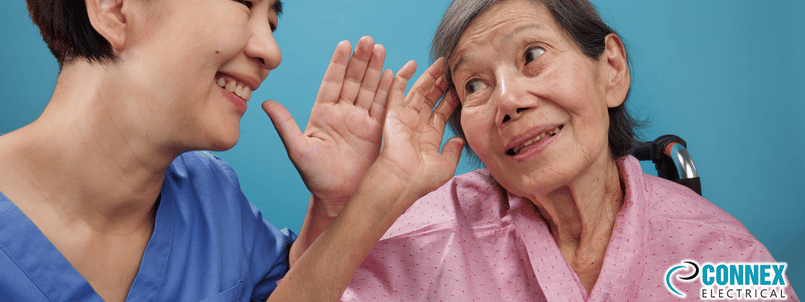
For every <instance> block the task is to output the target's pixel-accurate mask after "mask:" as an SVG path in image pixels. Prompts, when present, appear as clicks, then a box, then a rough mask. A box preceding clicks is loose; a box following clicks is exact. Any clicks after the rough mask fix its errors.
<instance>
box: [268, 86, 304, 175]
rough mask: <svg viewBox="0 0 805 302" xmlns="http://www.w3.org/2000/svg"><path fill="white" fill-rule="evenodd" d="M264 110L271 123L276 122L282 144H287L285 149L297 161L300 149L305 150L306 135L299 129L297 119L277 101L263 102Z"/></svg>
mask: <svg viewBox="0 0 805 302" xmlns="http://www.w3.org/2000/svg"><path fill="white" fill-rule="evenodd" d="M263 111H265V112H266V114H268V117H269V118H271V123H273V124H274V129H276V130H277V134H279V136H280V139H281V140H282V144H283V145H285V151H287V152H288V157H290V158H291V160H292V161H294V162H296V161H295V160H296V158H298V153H299V152H300V150H304V144H305V135H304V134H302V131H301V130H300V129H299V126H298V125H297V124H296V121H295V120H294V119H293V117H292V116H291V113H290V112H288V109H285V107H283V106H282V105H280V103H277V102H275V101H265V102H263Z"/></svg>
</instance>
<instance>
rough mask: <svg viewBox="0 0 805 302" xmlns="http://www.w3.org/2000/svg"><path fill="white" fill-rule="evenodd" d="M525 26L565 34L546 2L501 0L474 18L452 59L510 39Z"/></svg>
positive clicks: (543, 32)
mask: <svg viewBox="0 0 805 302" xmlns="http://www.w3.org/2000/svg"><path fill="white" fill-rule="evenodd" d="M525 30H529V31H530V30H537V31H539V32H540V34H541V35H544V36H546V37H558V36H562V35H563V34H564V32H563V31H562V30H561V28H560V27H559V24H558V23H556V20H554V18H553V15H552V14H551V12H550V10H548V8H547V7H546V6H545V5H543V4H541V3H535V2H532V1H529V0H505V1H500V2H497V3H495V4H494V5H492V6H491V7H490V8H489V9H487V10H486V11H484V12H483V13H481V14H480V15H479V16H478V17H476V18H475V19H473V20H472V22H470V24H469V25H468V26H467V28H466V29H465V30H464V32H462V33H461V37H460V38H459V40H458V43H457V44H456V48H455V49H454V51H453V55H452V56H451V58H450V60H449V61H450V62H451V64H455V63H456V62H457V61H458V60H459V59H460V58H461V57H462V55H463V54H464V53H466V52H468V51H472V49H473V48H474V47H475V46H478V45H479V44H488V43H496V42H501V41H506V40H510V39H512V38H513V37H514V36H516V35H517V34H518V33H520V32H522V31H525Z"/></svg>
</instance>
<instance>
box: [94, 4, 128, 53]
mask: <svg viewBox="0 0 805 302" xmlns="http://www.w3.org/2000/svg"><path fill="white" fill-rule="evenodd" d="M84 2H85V3H86V5H87V16H88V17H89V22H90V24H92V27H93V28H94V29H95V31H97V32H98V33H99V34H100V35H101V36H103V37H104V38H105V39H106V41H108V42H109V44H110V45H111V46H112V49H113V50H114V51H119V50H120V49H122V48H123V46H124V45H125V44H126V25H127V23H126V16H125V15H124V13H123V4H124V0H85V1H84Z"/></svg>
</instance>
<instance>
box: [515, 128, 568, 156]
mask: <svg viewBox="0 0 805 302" xmlns="http://www.w3.org/2000/svg"><path fill="white" fill-rule="evenodd" d="M559 130H562V126H559V127H556V128H554V129H553V130H551V131H548V132H544V133H542V134H540V135H537V136H536V137H534V138H532V139H530V140H528V141H526V142H525V143H523V144H522V145H520V146H519V147H514V148H512V149H510V150H509V151H508V152H506V153H508V154H509V155H517V154H518V153H520V151H523V149H525V148H528V147H529V146H531V145H533V144H535V143H537V142H539V141H540V140H542V139H543V138H545V137H546V136H554V135H556V134H557V133H559Z"/></svg>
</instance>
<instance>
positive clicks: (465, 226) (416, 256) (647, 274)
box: [341, 157, 798, 301]
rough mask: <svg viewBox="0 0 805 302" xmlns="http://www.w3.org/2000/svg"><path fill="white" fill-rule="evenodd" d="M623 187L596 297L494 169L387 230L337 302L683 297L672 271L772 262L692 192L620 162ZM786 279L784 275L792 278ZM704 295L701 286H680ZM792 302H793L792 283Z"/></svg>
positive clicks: (452, 187)
mask: <svg viewBox="0 0 805 302" xmlns="http://www.w3.org/2000/svg"><path fill="white" fill-rule="evenodd" d="M618 165H619V168H620V173H621V177H622V179H623V181H624V183H625V185H626V196H625V201H624V205H623V208H622V209H621V211H620V213H619V214H618V217H617V219H616V222H615V226H614V229H613V234H612V238H611V240H610V243H609V246H608V248H607V252H606V255H605V258H604V264H603V268H602V270H601V274H600V275H599V278H598V281H597V282H596V284H595V287H594V288H593V290H592V292H590V293H589V294H588V293H587V291H586V290H585V288H584V286H583V285H582V284H581V282H580V280H579V278H578V276H577V275H576V273H575V272H574V271H573V269H572V268H571V267H570V265H569V264H568V263H567V262H566V261H565V259H564V257H563V256H562V254H561V253H560V251H559V249H558V247H557V245H556V243H555V241H554V239H553V237H551V234H550V232H549V230H548V227H547V225H546V224H545V222H544V221H543V220H542V218H541V217H540V215H539V214H538V213H537V211H536V209H535V207H534V205H533V204H532V203H531V202H530V201H528V200H527V199H524V198H521V197H518V196H515V195H511V194H508V193H506V192H505V191H504V190H503V189H502V188H501V187H500V186H499V185H497V184H496V183H495V182H494V181H493V180H492V177H491V175H490V174H489V172H488V171H487V170H476V171H473V172H470V173H467V174H463V175H460V176H456V177H454V178H453V179H452V180H451V181H449V182H448V183H447V184H445V185H444V186H442V187H441V188H439V189H438V190H436V191H434V192H432V193H430V194H428V195H426V196H424V197H423V198H421V199H420V200H418V201H417V202H416V203H415V204H414V205H413V206H412V207H411V208H409V209H408V211H406V213H405V214H403V215H402V216H401V217H400V218H399V219H398V220H397V222H396V223H395V224H394V225H393V226H392V227H391V228H390V229H389V230H388V232H386V234H385V235H384V236H383V238H382V239H381V240H380V242H379V243H378V244H377V245H376V246H375V248H374V250H373V251H372V252H371V253H370V254H369V256H368V257H367V258H366V260H365V261H364V262H363V263H362V264H361V266H360V267H359V269H358V271H357V272H356V273H355V275H354V276H353V278H352V281H351V282H350V284H349V286H348V288H347V290H346V292H345V293H344V295H343V296H342V298H341V300H342V301H678V300H680V299H679V298H678V297H677V296H675V295H673V294H672V293H670V292H669V290H668V289H667V287H666V286H665V279H664V278H665V274H666V272H667V270H668V269H669V268H670V267H672V266H674V265H677V264H679V263H681V262H682V261H684V260H694V261H697V262H698V263H705V262H709V263H721V262H774V260H773V259H772V257H771V255H770V254H769V252H768V250H766V248H765V247H764V246H763V245H762V244H761V243H760V242H758V241H757V240H756V239H755V238H754V237H753V236H752V235H751V234H750V233H749V232H748V231H747V230H746V228H745V227H744V226H743V225H742V224H741V223H740V222H738V221H737V220H736V219H735V218H733V217H732V216H730V215H729V214H727V213H726V212H724V211H722V210H721V209H720V208H718V207H717V206H715V205H714V204H712V203H710V202H709V201H707V200H705V199H704V198H702V197H700V196H699V195H697V194H696V193H694V192H693V191H691V190H689V189H687V188H685V187H683V186H680V185H677V184H675V183H673V182H670V181H667V180H663V179H660V178H657V177H654V176H650V175H646V174H643V172H642V170H641V168H640V164H639V162H638V161H637V160H636V159H635V158H633V157H627V158H624V159H621V160H619V161H618ZM786 284H788V283H787V280H786ZM675 285H676V288H677V289H678V290H680V291H682V292H685V293H686V294H687V298H686V299H687V300H698V298H699V291H700V288H701V283H700V282H698V281H697V282H688V283H685V282H676V284H675ZM785 295H786V296H787V297H788V300H789V301H798V300H797V297H796V296H795V294H794V291H793V290H792V289H791V287H790V286H787V287H786V289H785Z"/></svg>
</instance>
